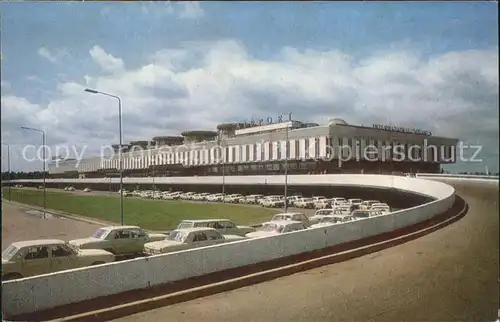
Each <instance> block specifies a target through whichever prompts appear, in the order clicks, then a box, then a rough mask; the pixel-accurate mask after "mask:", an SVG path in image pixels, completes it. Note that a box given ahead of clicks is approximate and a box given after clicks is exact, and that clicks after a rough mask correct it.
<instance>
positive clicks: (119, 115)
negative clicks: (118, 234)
mask: <svg viewBox="0 0 500 322" xmlns="http://www.w3.org/2000/svg"><path fill="white" fill-rule="evenodd" d="M85 91H86V92H88V93H91V94H100V95H104V96H109V97H112V98H115V99H117V100H118V131H119V132H120V149H119V152H118V153H119V154H118V158H119V161H118V163H119V165H120V169H119V172H120V222H121V224H122V225H123V159H122V149H123V138H122V100H121V99H120V98H119V97H118V96H116V95H112V94H108V93H104V92H100V91H98V90H95V89H90V88H86V89H85Z"/></svg>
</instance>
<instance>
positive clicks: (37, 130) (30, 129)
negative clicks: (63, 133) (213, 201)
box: [21, 126, 47, 218]
mask: <svg viewBox="0 0 500 322" xmlns="http://www.w3.org/2000/svg"><path fill="white" fill-rule="evenodd" d="M21 129H23V130H27V131H35V132H39V133H42V159H43V160H42V163H43V173H42V176H43V216H44V218H45V211H46V210H47V188H46V185H45V162H46V160H45V131H43V130H40V129H35V128H32V127H27V126H21Z"/></svg>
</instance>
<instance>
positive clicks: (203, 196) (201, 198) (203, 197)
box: [193, 192, 210, 201]
mask: <svg viewBox="0 0 500 322" xmlns="http://www.w3.org/2000/svg"><path fill="white" fill-rule="evenodd" d="M209 195H210V194H209V193H208V192H203V193H200V194H197V195H196V196H195V197H193V200H196V201H206V200H207V197H208V196H209Z"/></svg>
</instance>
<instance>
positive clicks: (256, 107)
mask: <svg viewBox="0 0 500 322" xmlns="http://www.w3.org/2000/svg"><path fill="white" fill-rule="evenodd" d="M91 55H92V57H93V58H94V60H95V61H96V62H97V63H98V64H99V65H100V66H101V68H102V69H103V72H104V73H102V74H97V75H81V76H80V78H79V80H76V81H74V82H65V83H61V84H59V86H58V88H57V95H56V96H54V97H53V98H52V100H51V101H50V102H49V103H48V104H43V105H42V104H40V103H35V102H29V101H27V100H26V99H24V98H20V97H16V96H13V94H10V95H6V96H4V97H3V100H2V103H3V104H4V108H2V124H3V125H6V126H4V127H3V131H6V132H7V135H11V138H12V139H15V138H18V134H15V133H16V132H15V130H14V127H18V126H19V124H24V125H27V126H30V125H37V126H41V125H43V126H44V127H45V128H47V131H48V135H49V137H50V140H51V142H52V143H51V144H65V143H66V144H79V145H83V144H88V145H89V150H88V151H89V152H92V148H93V149H94V150H93V151H94V152H97V151H98V149H99V148H98V146H99V145H101V144H113V143H116V141H117V139H118V136H117V129H116V128H117V126H116V124H117V103H116V101H115V100H113V99H112V98H109V97H104V96H100V95H90V94H88V93H85V92H84V91H83V89H84V87H86V86H91V87H94V88H97V89H99V90H101V91H104V92H109V93H113V94H115V95H118V96H120V97H121V98H122V102H123V121H124V123H123V130H124V139H125V141H131V140H136V139H150V138H152V137H153V136H156V135H165V134H179V132H181V131H183V130H189V129H214V128H215V126H216V125H217V124H218V123H222V122H226V121H241V120H248V119H249V118H251V117H252V116H258V117H265V116H268V115H270V116H275V115H278V114H281V113H288V112H292V113H293V114H294V118H295V119H299V120H305V121H320V122H326V121H327V120H328V119H329V118H331V117H342V118H344V119H345V120H346V121H347V122H348V123H351V124H372V123H385V124H387V123H389V122H391V123H392V124H398V125H401V126H407V127H417V128H422V129H426V130H430V131H432V132H433V133H434V134H436V135H441V136H449V137H457V138H460V139H464V140H467V141H471V142H480V143H481V144H483V145H484V149H483V153H485V157H484V158H485V159H487V158H489V160H490V161H488V162H489V163H488V167H489V168H490V170H492V171H493V170H494V169H496V168H497V166H498V110H499V106H498V59H497V57H498V53H497V51H496V50H494V49H492V50H470V51H461V52H450V53H446V54H442V55H437V56H433V57H423V56H422V55H420V54H418V52H416V51H408V50H397V51H392V52H389V51H388V52H383V53H376V54H374V55H372V56H370V57H364V58H363V59H359V60H356V59H355V58H354V57H352V56H350V55H349V54H347V53H344V52H341V51H338V50H331V51H326V52H320V51H314V50H304V51H301V50H297V49H294V48H284V49H283V50H282V51H281V52H280V53H279V54H278V55H276V57H274V58H273V59H269V60H261V59H255V58H253V57H251V56H250V55H249V54H248V52H247V51H246V49H245V48H244V46H243V45H242V44H241V43H239V42H236V41H233V40H223V41H217V42H206V43H188V44H184V45H183V46H181V47H180V48H165V49H164V50H161V51H158V52H157V53H154V54H152V55H151V56H150V57H149V61H148V63H147V64H145V65H144V66H141V67H139V68H136V69H126V68H125V63H124V62H123V60H122V59H120V58H117V57H113V56H111V55H109V54H107V53H106V52H105V51H104V50H103V49H102V48H101V47H99V46H94V48H92V50H91ZM116 72H120V73H119V74H115V73H116ZM483 167H484V166H483Z"/></svg>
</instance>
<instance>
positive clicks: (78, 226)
mask: <svg viewBox="0 0 500 322" xmlns="http://www.w3.org/2000/svg"><path fill="white" fill-rule="evenodd" d="M100 227H101V226H100V225H95V224H90V223H87V222H83V221H78V220H71V219H65V218H61V217H57V216H52V215H48V216H46V217H45V218H44V217H43V216H42V215H41V214H40V212H37V211H32V210H31V209H30V208H28V207H24V206H19V205H15V204H11V203H8V202H2V250H3V249H5V248H7V247H8V246H9V245H10V244H11V243H12V242H15V241H22V240H31V239H50V238H55V239H63V240H70V239H76V238H84V237H88V236H91V235H92V234H93V233H94V231H95V230H96V229H97V228H100Z"/></svg>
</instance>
